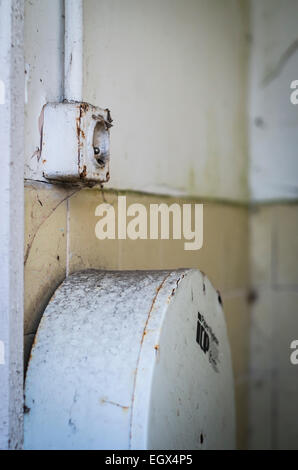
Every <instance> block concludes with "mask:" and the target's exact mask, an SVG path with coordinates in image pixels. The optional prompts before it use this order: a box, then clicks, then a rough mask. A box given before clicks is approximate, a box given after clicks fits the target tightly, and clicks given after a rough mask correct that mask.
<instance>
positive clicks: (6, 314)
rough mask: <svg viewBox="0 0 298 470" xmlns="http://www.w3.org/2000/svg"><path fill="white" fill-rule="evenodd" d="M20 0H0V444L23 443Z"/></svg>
mask: <svg viewBox="0 0 298 470" xmlns="http://www.w3.org/2000/svg"><path fill="white" fill-rule="evenodd" d="M23 27H24V1H23V0H0V84H1V90H2V92H1V99H0V148H1V172H0V214H1V215H0V216H1V223H0V299H1V300H0V449H19V448H21V447H22V442H23V329H24V320H23V283H24V277H23V267H24V255H23V245H24V223H23V219H24V89H25V86H24V33H23V29H24V28H23Z"/></svg>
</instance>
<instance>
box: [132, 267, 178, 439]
mask: <svg viewBox="0 0 298 470" xmlns="http://www.w3.org/2000/svg"><path fill="white" fill-rule="evenodd" d="M169 276H170V273H168V274H167V275H166V276H165V277H164V278H163V280H162V281H161V283H160V284H159V286H158V287H157V289H156V293H155V296H154V297H153V300H152V303H151V307H150V310H149V312H148V316H147V319H146V323H145V326H144V330H143V334H142V338H141V342H140V349H139V354H138V359H137V367H136V372H135V376H134V384H133V392H132V399H131V417H130V432H129V436H130V437H129V447H131V437H132V420H133V404H134V399H135V391H136V381H137V373H138V368H139V363H140V357H141V351H142V345H143V342H144V337H145V335H146V331H147V326H148V323H149V319H150V315H151V312H152V310H153V308H154V305H155V302H156V299H157V296H158V294H159V292H160V290H161V288H162V287H163V285H164V283H165V282H166V280H167V278H168V277H169Z"/></svg>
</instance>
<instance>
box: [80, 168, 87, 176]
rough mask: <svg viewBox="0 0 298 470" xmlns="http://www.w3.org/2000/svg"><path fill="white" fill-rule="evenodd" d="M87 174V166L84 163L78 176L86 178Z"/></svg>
mask: <svg viewBox="0 0 298 470" xmlns="http://www.w3.org/2000/svg"><path fill="white" fill-rule="evenodd" d="M86 175H87V167H86V165H84V166H83V170H82V171H81V173H80V178H86Z"/></svg>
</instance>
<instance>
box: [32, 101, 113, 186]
mask: <svg viewBox="0 0 298 470" xmlns="http://www.w3.org/2000/svg"><path fill="white" fill-rule="evenodd" d="M43 113H44V114H43V126H42V137H41V164H42V167H43V176H44V177H45V178H46V179H48V180H52V181H57V182H59V181H60V182H73V183H80V184H87V185H94V184H96V183H104V182H106V181H108V180H109V159H110V136H109V129H110V127H111V126H112V124H111V122H112V119H111V116H110V112H109V110H108V109H101V108H99V107H96V106H93V105H91V104H88V103H81V102H63V103H48V104H46V105H45V107H44V112H43Z"/></svg>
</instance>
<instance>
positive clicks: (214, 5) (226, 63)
mask: <svg viewBox="0 0 298 470" xmlns="http://www.w3.org/2000/svg"><path fill="white" fill-rule="evenodd" d="M247 5H248V2H246V1H245V0H238V1H235V0H225V1H223V0H212V1H207V0H184V1H181V0H162V1H160V0H151V1H146V0H125V1H123V0H101V1H97V0H85V1H84V41H85V42H84V92H83V97H84V100H86V101H89V102H91V103H94V104H97V105H100V106H103V107H109V108H110V109H111V111H112V116H113V118H114V123H115V127H114V128H113V129H112V134H111V135H112V144H111V147H112V158H111V181H110V183H109V184H108V185H107V187H112V188H122V189H133V190H140V191H146V192H154V193H166V194H173V195H179V194H181V195H197V196H203V197H212V198H223V199H230V200H235V201H239V200H240V201H246V200H247V197H248V192H247V138H246V82H247V53H248V35H247V33H248V8H247Z"/></svg>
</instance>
